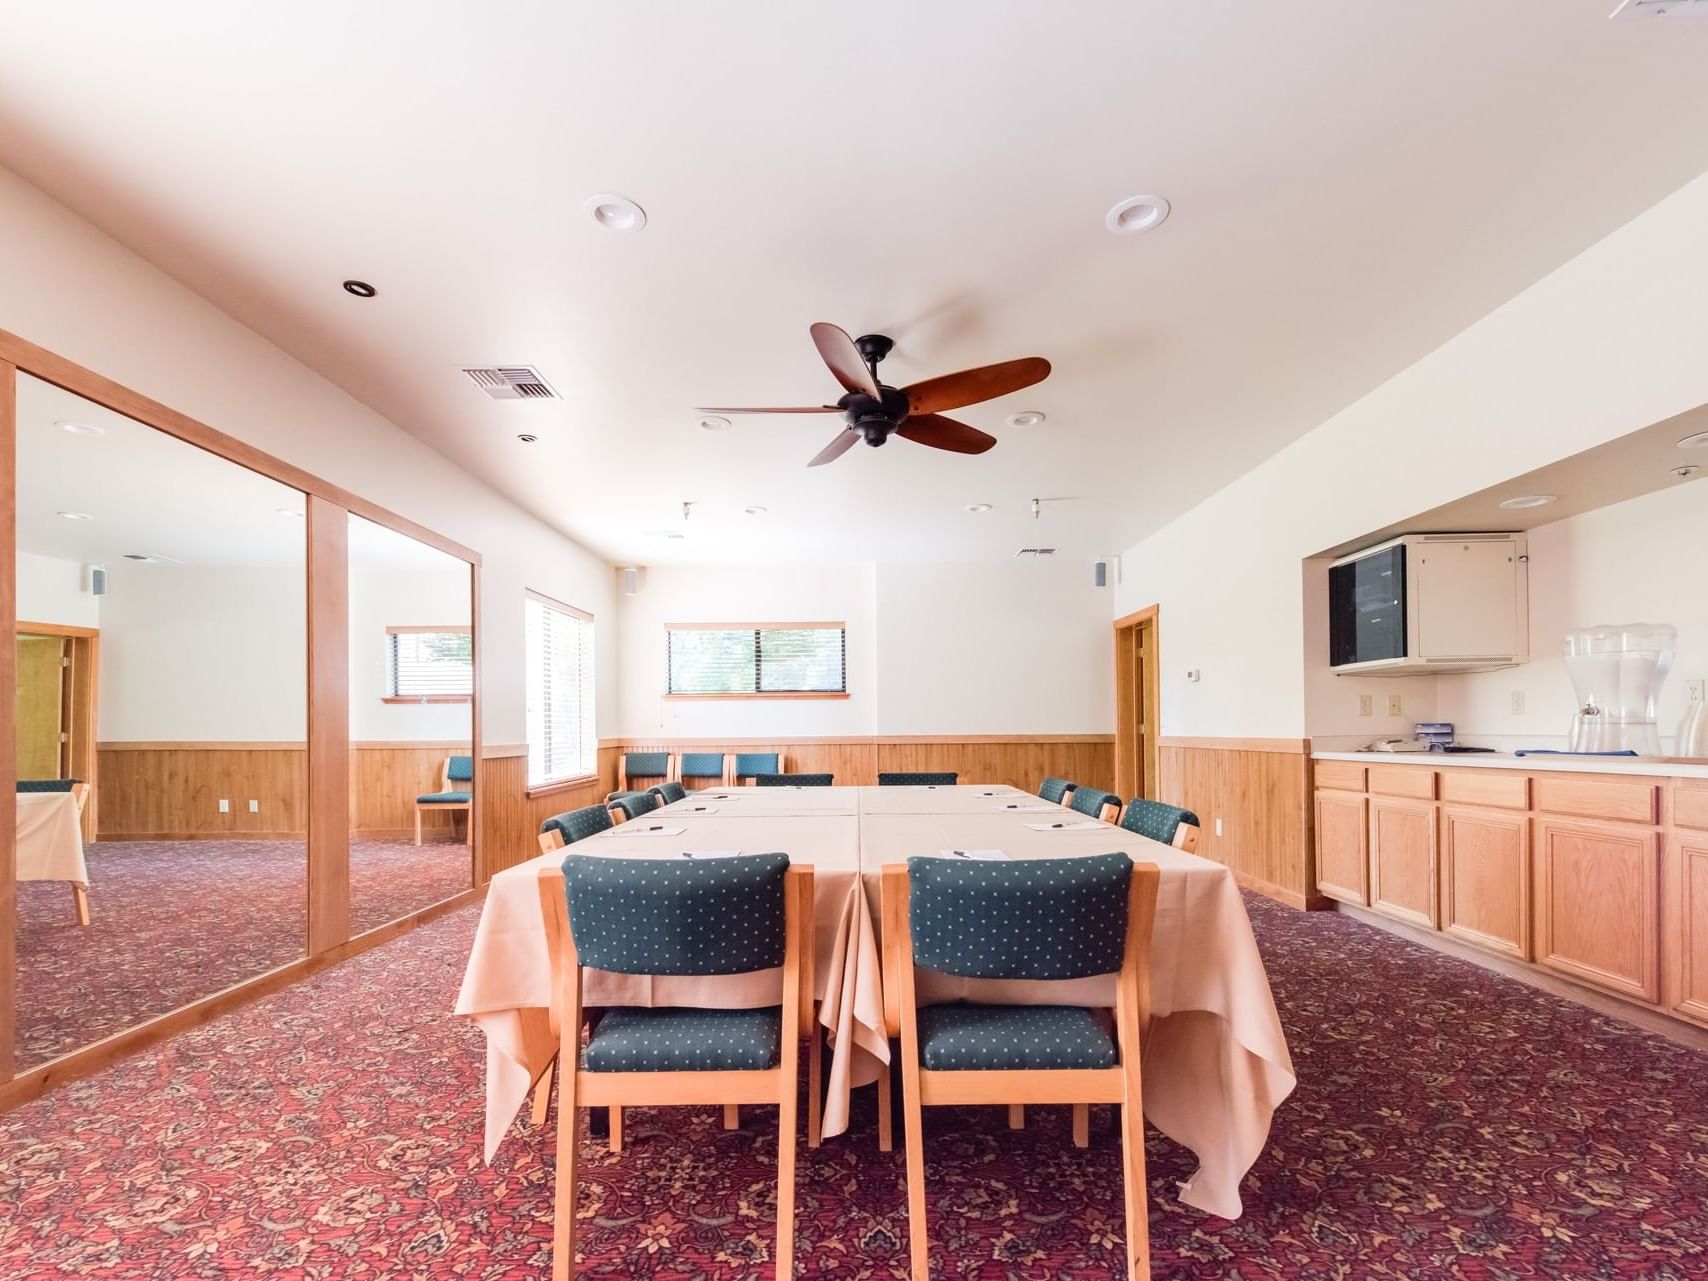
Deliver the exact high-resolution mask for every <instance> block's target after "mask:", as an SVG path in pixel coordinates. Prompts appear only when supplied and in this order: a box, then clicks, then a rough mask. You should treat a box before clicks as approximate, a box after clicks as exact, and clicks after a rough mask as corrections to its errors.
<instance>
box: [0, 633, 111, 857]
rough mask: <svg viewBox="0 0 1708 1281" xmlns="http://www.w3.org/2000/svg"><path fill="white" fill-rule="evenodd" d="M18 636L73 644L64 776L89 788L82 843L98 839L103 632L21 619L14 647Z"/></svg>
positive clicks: (66, 714) (68, 689)
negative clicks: (58, 637)
mask: <svg viewBox="0 0 1708 1281" xmlns="http://www.w3.org/2000/svg"><path fill="white" fill-rule="evenodd" d="M19 636H60V637H64V638H65V639H66V640H67V641H69V642H70V646H69V653H68V655H67V656H68V657H69V658H70V659H71V666H70V668H69V676H68V679H67V680H66V682H65V695H64V696H65V720H64V726H65V735H66V744H65V746H66V751H65V753H64V756H65V769H64V776H65V777H66V778H80V779H82V780H83V781H84V782H85V783H87V784H89V799H88V801H87V802H86V803H85V804H84V806H83V843H84V844H85V845H87V844H89V843H91V842H92V841H93V840H94V839H95V833H96V832H97V831H98V830H99V829H98V828H97V827H96V816H97V813H98V810H97V807H98V806H99V805H100V803H101V789H100V788H98V787H96V786H95V781H96V773H97V772H98V770H99V769H100V760H99V757H98V754H97V752H96V749H95V743H96V740H97V734H98V732H99V728H100V723H101V722H100V700H101V693H100V691H101V629H100V628H98V627H73V626H71V625H70V624H68V623H37V622H33V621H30V620H27V619H22V618H20V619H19V620H18V622H17V625H16V627H15V628H14V629H13V641H12V643H13V644H14V645H16V644H17V637H19Z"/></svg>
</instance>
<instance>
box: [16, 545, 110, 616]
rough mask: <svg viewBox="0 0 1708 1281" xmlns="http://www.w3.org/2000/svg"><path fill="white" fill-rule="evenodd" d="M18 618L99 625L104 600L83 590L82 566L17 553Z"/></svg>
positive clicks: (70, 562)
mask: <svg viewBox="0 0 1708 1281" xmlns="http://www.w3.org/2000/svg"><path fill="white" fill-rule="evenodd" d="M18 617H19V618H23V619H28V620H29V621H30V622H32V623H58V624H60V625H61V626H62V627H99V626H100V625H101V621H100V620H101V599H100V597H98V596H93V595H91V594H90V593H88V592H86V591H84V590H83V566H82V565H80V564H78V563H77V562H76V561H74V560H60V559H59V558H58V557H55V556H32V555H30V554H29V553H28V552H19V553H18Z"/></svg>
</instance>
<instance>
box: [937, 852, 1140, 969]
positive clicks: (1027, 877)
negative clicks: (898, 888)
mask: <svg viewBox="0 0 1708 1281" xmlns="http://www.w3.org/2000/svg"><path fill="white" fill-rule="evenodd" d="M1132 875H1133V862H1132V860H1131V859H1129V858H1128V857H1127V856H1126V855H1125V854H1095V855H1092V856H1091V857H1089V858H1034V859H1018V860H1015V861H1014V862H1009V863H997V862H988V863H987V862H963V861H961V860H958V859H948V858H910V859H908V861H907V879H908V887H909V888H908V898H909V905H908V913H909V927H910V932H911V933H912V936H913V960H914V963H915V964H916V965H923V966H925V967H926V968H927V969H932V970H937V971H939V972H941V973H944V974H953V975H956V976H959V977H961V978H980V979H1079V978H1089V977H1090V976H1092V975H1094V974H1110V973H1113V972H1114V971H1116V970H1118V969H1120V968H1121V957H1122V952H1123V950H1124V949H1125V947H1126V942H1127V891H1128V886H1129V884H1130V882H1131V881H1132Z"/></svg>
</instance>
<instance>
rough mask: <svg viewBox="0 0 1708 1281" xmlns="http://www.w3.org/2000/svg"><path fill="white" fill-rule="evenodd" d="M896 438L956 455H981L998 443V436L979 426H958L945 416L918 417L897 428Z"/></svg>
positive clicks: (961, 424) (926, 415)
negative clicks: (982, 429)
mask: <svg viewBox="0 0 1708 1281" xmlns="http://www.w3.org/2000/svg"><path fill="white" fill-rule="evenodd" d="M896 435H898V436H902V437H905V438H906V439H908V440H911V441H912V442H913V443H914V444H916V445H930V446H931V448H933V449H947V450H951V451H952V452H954V453H957V454H982V453H984V451H985V450H987V449H989V448H990V447H991V446H992V445H994V444H996V437H995V436H992V435H991V434H990V433H989V432H982V431H980V430H979V429H978V428H977V427H969V426H967V424H965V423H958V422H956V421H955V420H954V419H953V418H945V417H943V415H942V414H915V415H913V416H912V417H911V418H908V419H906V420H904V421H903V422H902V425H901V426H900V427H897V428H896Z"/></svg>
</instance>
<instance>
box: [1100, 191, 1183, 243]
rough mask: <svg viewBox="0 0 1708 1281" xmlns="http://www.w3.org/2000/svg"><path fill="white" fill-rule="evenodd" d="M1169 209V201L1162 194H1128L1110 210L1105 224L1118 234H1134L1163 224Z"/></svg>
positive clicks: (1105, 218)
mask: <svg viewBox="0 0 1708 1281" xmlns="http://www.w3.org/2000/svg"><path fill="white" fill-rule="evenodd" d="M1168 210H1169V204H1168V201H1166V200H1164V199H1163V198H1162V197H1161V196H1128V197H1127V198H1126V199H1125V200H1122V201H1119V202H1117V203H1116V205H1115V207H1114V208H1113V209H1111V210H1110V211H1109V213H1108V214H1107V215H1106V216H1105V217H1104V219H1103V225H1104V226H1105V227H1107V228H1109V230H1110V231H1112V232H1114V233H1115V234H1116V235H1117V236H1133V235H1137V234H1138V233H1139V232H1141V231H1150V230H1152V229H1153V228H1156V227H1160V226H1162V224H1163V222H1164V221H1165V220H1167V218H1168Z"/></svg>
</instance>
